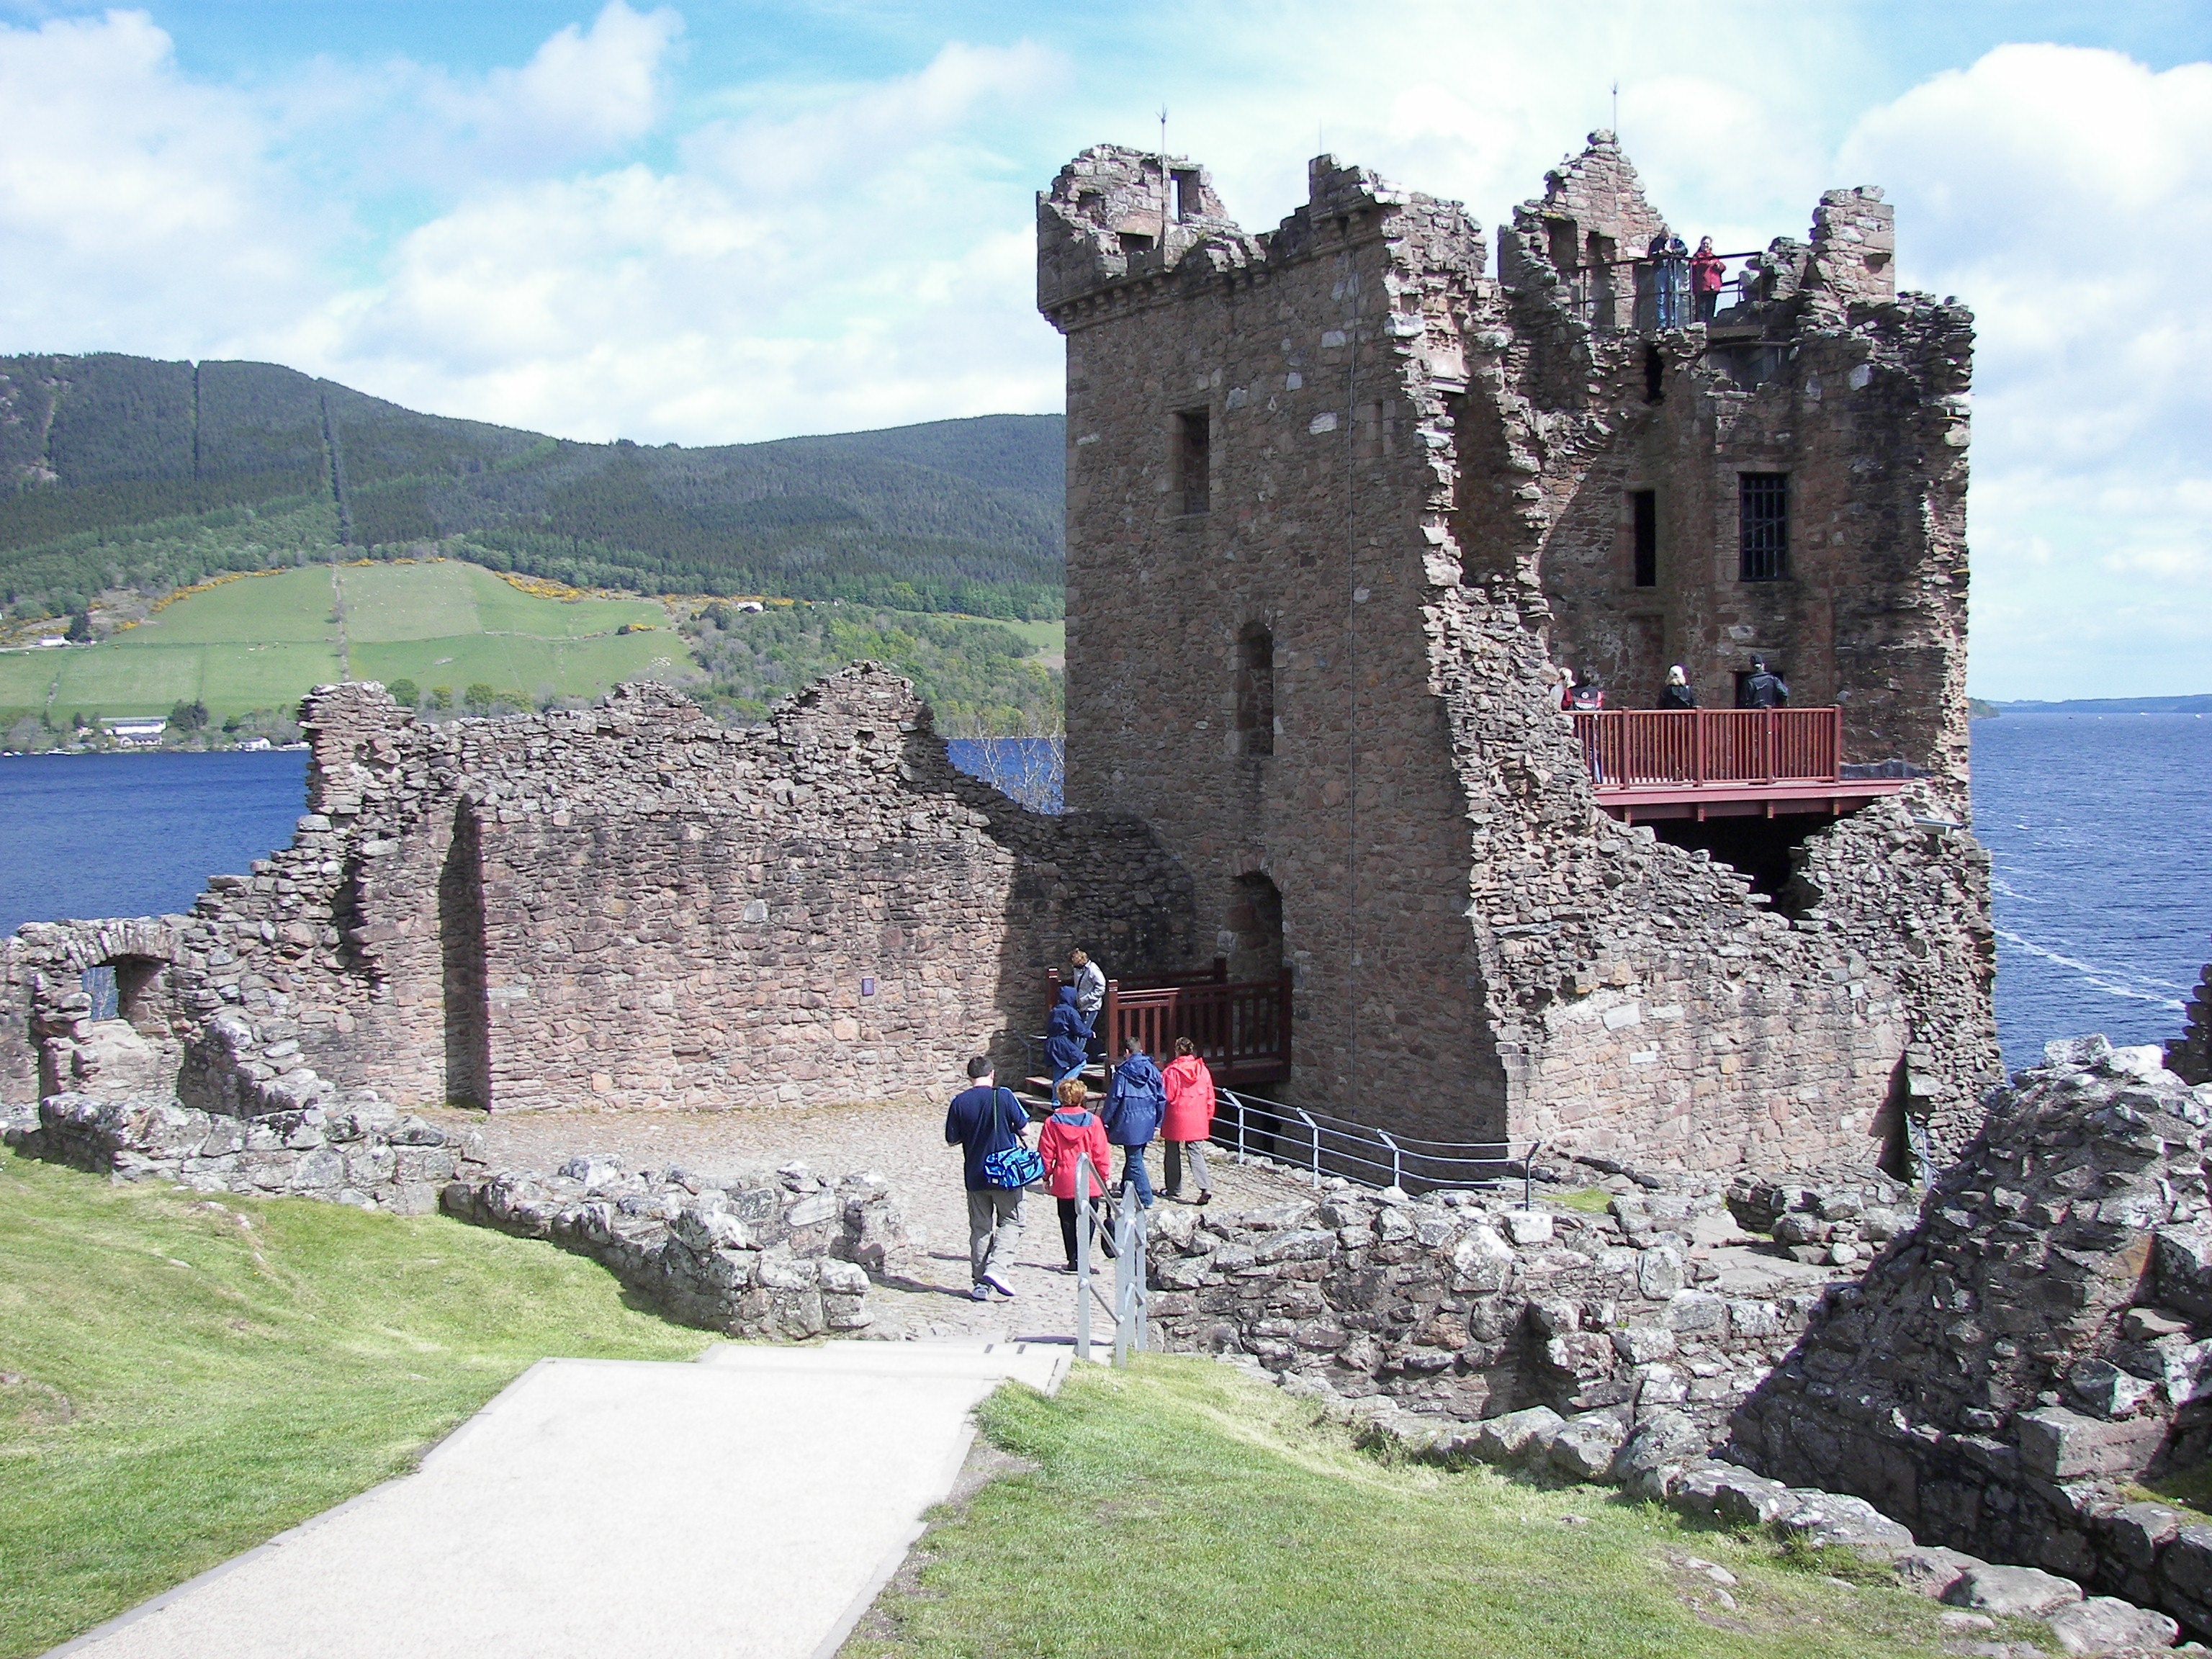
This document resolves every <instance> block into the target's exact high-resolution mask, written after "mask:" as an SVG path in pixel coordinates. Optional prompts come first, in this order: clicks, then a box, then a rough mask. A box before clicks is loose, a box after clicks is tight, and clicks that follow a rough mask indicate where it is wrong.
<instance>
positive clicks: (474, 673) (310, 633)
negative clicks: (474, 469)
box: [0, 560, 691, 720]
mask: <svg viewBox="0 0 2212 1659" xmlns="http://www.w3.org/2000/svg"><path fill="white" fill-rule="evenodd" d="M341 599H343V605H344V610H345V627H344V638H345V643H346V646H347V656H346V671H349V672H350V673H351V675H352V676H353V678H356V679H373V680H382V681H385V682H386V683H389V682H391V681H392V680H395V679H403V678H404V679H411V680H413V681H414V682H415V683H416V684H417V685H418V686H421V687H422V688H424V689H425V690H427V689H428V688H429V687H431V686H434V685H446V686H451V687H452V688H453V690H454V691H455V692H456V693H459V692H461V691H464V690H466V689H467V688H468V687H469V686H471V685H473V684H479V683H481V684H486V685H489V686H490V687H492V688H493V689H494V690H499V691H513V692H517V693H520V695H521V696H525V697H534V696H536V695H537V694H538V692H539V691H540V690H548V689H550V690H551V691H552V692H553V693H554V694H556V696H574V697H595V696H599V694H600V693H601V692H603V691H605V690H607V689H608V688H609V687H610V686H613V685H618V684H621V683H622V682H623V681H624V680H631V679H643V678H662V679H671V680H672V679H682V678H689V677H690V667H691V664H690V657H689V655H688V653H686V651H685V649H684V642H683V641H682V640H681V639H680V638H679V637H678V635H677V634H676V633H675V631H674V630H673V628H672V627H671V622H670V618H669V615H668V609H667V607H666V606H665V605H662V604H661V603H660V602H659V600H658V599H574V600H562V599H542V598H539V597H538V596H537V595H535V594H531V593H525V592H520V590H519V589H517V588H515V587H514V586H512V585H511V584H509V583H507V582H505V581H502V580H500V578H499V577H498V576H496V575H495V574H493V573H492V572H490V571H489V570H486V569H484V568H483V567H482V566H480V565H473V564H465V563H462V562H459V561H457V560H448V561H444V562H427V561H426V562H422V563H419V564H366V565H345V566H341V567H340V568H339V569H338V571H337V580H336V583H335V585H334V584H333V582H332V578H331V568H330V567H329V566H328V565H310V566H307V567H305V568H301V569H297V570H285V571H280V572H277V573H276V574H269V575H257V576H249V577H246V579H244V580H240V581H232V582H225V583H223V584H222V586H218V587H214V588H211V589H210V590H209V591H208V592H204V593H194V594H191V595H190V596H188V597H187V598H185V599H179V600H178V601H177V602H176V603H175V604H173V605H169V606H167V608H166V609H164V610H162V611H161V612H159V613H158V614H157V615H155V616H153V617H149V618H147V620H146V621H144V622H143V623H139V624H138V626H137V627H136V628H133V629H127V630H125V632H123V633H121V634H118V635H115V636H114V637H113V638H112V639H111V640H109V641H106V643H104V644H101V645H97V646H93V647H88V648H83V649H72V650H68V651H32V652H21V653H7V654H4V655H0V708H17V709H24V708H28V709H38V708H46V707H47V706H49V705H48V696H49V694H50V693H51V694H52V704H51V707H52V709H53V711H54V713H55V714H56V715H57V716H64V715H67V714H72V713H80V714H88V715H90V714H106V715H118V714H167V713H168V712H169V710H170V708H172V707H173V706H174V705H175V704H177V703H178V702H192V701H194V700H195V699H197V700H198V701H200V702H204V703H205V704H206V705H207V706H208V709H209V712H210V714H213V715H214V716H215V718H216V720H223V719H225V718H227V717H228V716H229V715H232V714H244V713H246V712H247V711H248V710H250V709H256V708H285V707H289V705H291V704H294V703H296V702H299V700H300V699H301V697H302V696H306V695H307V692H308V691H310V690H313V688H314V687H316V686H318V685H328V684H331V683H332V682H334V681H336V680H337V679H339V678H343V674H342V672H341V669H340V665H339V651H338V640H339V627H338V623H337V620H336V619H335V617H334V611H335V609H336V607H337V605H338V603H339V602H340V600H341ZM625 624H628V625H629V626H632V627H638V626H644V627H647V628H649V629H652V631H650V632H645V633H635V634H626V635H617V633H616V632H615V629H617V628H619V627H622V626H623V625H625Z"/></svg>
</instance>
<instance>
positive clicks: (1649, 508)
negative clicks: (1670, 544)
mask: <svg viewBox="0 0 2212 1659" xmlns="http://www.w3.org/2000/svg"><path fill="white" fill-rule="evenodd" d="M1628 512H1629V521H1630V524H1631V526H1632V529H1633V533H1634V537H1635V543H1634V552H1635V560H1636V564H1635V580H1636V585H1637V586H1638V587H1656V586H1659V492H1658V491H1657V490H1656V489H1632V490H1630V491H1629V492H1628Z"/></svg>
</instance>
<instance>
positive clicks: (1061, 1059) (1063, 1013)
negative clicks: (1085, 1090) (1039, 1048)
mask: <svg viewBox="0 0 2212 1659" xmlns="http://www.w3.org/2000/svg"><path fill="white" fill-rule="evenodd" d="M1075 995H1076V993H1075V987H1073V985H1063V986H1061V987H1060V1000H1059V1001H1058V1002H1057V1003H1055V1004H1054V1006H1053V1011H1052V1018H1050V1019H1049V1020H1048V1021H1046V1022H1045V1028H1044V1035H1045V1043H1044V1063H1045V1065H1046V1066H1047V1067H1048V1069H1049V1070H1050V1071H1051V1073H1052V1081H1053V1086H1054V1088H1055V1089H1057V1088H1058V1087H1059V1086H1060V1085H1061V1084H1063V1083H1065V1082H1066V1081H1067V1079H1070V1078H1072V1077H1080V1076H1081V1075H1082V1074H1083V1067H1084V1064H1085V1060H1087V1059H1088V1058H1089V1057H1090V1054H1091V1022H1090V1021H1089V1020H1087V1019H1085V1018H1084V1017H1083V1013H1082V1011H1081V1010H1080V1009H1079V1008H1078V1007H1077V1006H1075Z"/></svg>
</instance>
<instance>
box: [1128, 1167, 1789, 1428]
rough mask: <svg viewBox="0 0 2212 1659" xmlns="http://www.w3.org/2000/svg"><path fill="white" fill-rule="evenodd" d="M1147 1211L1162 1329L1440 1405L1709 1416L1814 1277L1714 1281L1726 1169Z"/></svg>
mask: <svg viewBox="0 0 2212 1659" xmlns="http://www.w3.org/2000/svg"><path fill="white" fill-rule="evenodd" d="M1155 1215H1156V1218H1155V1221H1154V1224H1153V1226H1154V1235H1153V1243H1152V1285H1153V1286H1154V1287H1155V1293H1154V1295H1153V1297H1152V1319H1153V1322H1154V1324H1155V1326H1156V1328H1158V1331H1159V1333H1160V1336H1161V1339H1162V1340H1163V1342H1164V1345H1165V1346H1168V1347H1170V1348H1177V1349H1184V1350H1195V1351H1200V1352H1218V1353H1232V1354H1236V1353H1241V1354H1245V1355H1249V1356H1250V1357H1251V1358H1254V1359H1255V1360H1256V1361H1258V1362H1259V1363H1260V1364H1261V1365H1262V1366H1264V1367H1265V1368H1267V1370H1269V1371H1271V1372H1273V1373H1277V1374H1285V1373H1290V1374H1295V1375H1297V1376H1300V1377H1302V1378H1304V1379H1305V1380H1306V1381H1307V1382H1308V1383H1310V1384H1311V1385H1313V1386H1316V1387H1318V1388H1320V1389H1322V1390H1323V1391H1325V1392H1326V1393H1328V1394H1330V1395H1334V1396H1337V1397H1340V1398H1343V1399H1347V1400H1359V1399H1363V1398H1370V1397H1372V1398H1377V1399H1379V1400H1380V1401H1383V1402H1386V1403H1388V1404H1389V1406H1391V1407H1394V1408H1399V1409H1404V1410H1407V1411H1411V1412H1414V1413H1422V1414H1425V1415H1429V1416H1434V1417H1439V1418H1448V1419H1462V1420H1466V1419H1481V1418H1485V1417H1491V1416H1495V1415H1498V1414H1499V1413H1505V1412H1510V1411H1515V1410H1519V1409H1522V1408H1524V1407H1531V1406H1537V1405H1542V1406H1547V1407H1552V1408H1553V1409H1556V1410H1559V1411H1561V1412H1580V1413H1587V1412H1591V1411H1595V1410H1600V1409H1605V1408H1612V1407H1621V1408H1625V1409H1626V1411H1628V1412H1631V1413H1633V1412H1642V1411H1648V1410H1651V1409H1654V1408H1656V1407H1662V1406H1664V1407H1671V1408H1675V1409H1679V1410H1680V1411H1682V1412H1684V1413H1687V1414H1688V1415H1689V1416H1690V1417H1691V1418H1692V1419H1693V1420H1695V1421H1697V1422H1699V1423H1700V1424H1702V1425H1704V1426H1705V1429H1706V1430H1707V1431H1717V1430H1718V1429H1719V1428H1720V1426H1721V1425H1722V1424H1723V1423H1724V1422H1725V1420H1726V1419H1727V1417H1728V1414H1729V1412H1730V1411H1732V1410H1733V1409H1734V1407H1735V1405H1736V1403H1737V1402H1738V1401H1741V1399H1743V1398H1744V1397H1745V1395H1747V1394H1748V1393H1749V1392H1750V1391H1751V1389H1753V1388H1754V1387H1755V1386H1756V1385H1757V1384H1758V1383H1759V1381H1761V1380H1762V1379H1763V1378H1764V1377H1765V1376H1766V1373H1767V1370H1768V1369H1769V1367H1771V1365H1773V1364H1776V1363H1777V1362H1778V1361H1779V1360H1781V1359H1782V1358H1784V1357H1785V1356H1786V1355H1787V1354H1788V1353H1789V1352H1790V1349H1791V1347H1792V1346H1793V1345H1794V1343H1795V1342H1796V1338H1797V1335H1798V1334H1799V1333H1800V1332H1801V1331H1802V1330H1803V1329H1804V1328H1805V1325H1806V1323H1807V1321H1808V1318H1809V1317H1810V1316H1811V1315H1812V1312H1813V1310H1814V1308H1815V1307H1816V1306H1817V1305H1818V1304H1819V1302H1820V1296H1821V1294H1822V1292H1821V1291H1820V1290H1818V1289H1808V1290H1807V1291H1799V1292H1793V1293H1791V1294H1789V1295H1786V1296H1782V1297H1741V1296H1727V1295H1723V1294H1721V1293H1719V1292H1717V1291H1715V1290H1713V1289H1711V1288H1709V1286H1710V1285H1711V1282H1712V1279H1713V1277H1714V1275H1713V1270H1712V1269H1711V1267H1708V1266H1706V1265H1705V1263H1704V1262H1703V1261H1699V1260H1698V1259H1697V1258H1696V1257H1695V1256H1693V1255H1692V1246H1693V1243H1696V1242H1698V1241H1700V1240H1703V1241H1706V1242H1711V1241H1716V1240H1717V1239H1720V1238H1723V1237H1730V1236H1735V1233H1736V1230H1735V1224H1734V1222H1733V1220H1732V1219H1731V1218H1730V1217H1729V1214H1728V1212H1727V1210H1726V1207H1725V1205H1724V1202H1723V1195H1722V1193H1721V1191H1720V1190H1718V1188H1717V1183H1714V1185H1713V1186H1712V1187H1711V1188H1708V1189H1707V1190H1705V1191H1703V1192H1692V1193H1662V1192H1646V1191H1642V1190H1640V1189H1639V1190H1638V1192H1636V1193H1635V1194H1624V1195H1622V1196H1620V1197H1617V1198H1615V1199H1614V1200H1613V1212H1612V1213H1610V1214H1607V1215H1586V1214H1581V1213H1577V1212H1551V1211H1524V1210H1518V1209H1513V1208H1510V1207H1507V1206H1505V1205H1504V1204H1503V1203H1501V1202H1498V1201H1495V1200H1489V1199H1486V1198H1479V1197H1477V1196H1476V1195H1475V1194H1465V1193H1442V1194H1432V1195H1431V1196H1430V1197H1428V1198H1426V1199H1425V1200H1421V1201H1419V1202H1416V1201H1413V1200H1408V1199H1405V1198H1402V1197H1400V1196H1398V1195H1396V1194H1375V1193H1371V1192H1368V1191H1365V1190H1361V1189H1355V1188H1350V1187H1348V1186H1346V1185H1344V1184H1342V1183H1336V1184H1335V1185H1334V1186H1333V1188H1332V1189H1331V1190H1328V1191H1327V1192H1325V1193H1323V1194H1320V1195H1319V1196H1318V1197H1317V1198H1316V1200H1313V1201H1306V1200H1290V1201H1287V1202H1285V1203H1283V1204H1279V1205H1276V1206H1272V1207H1270V1208H1267V1209H1264V1210H1258V1211H1253V1212H1248V1213H1244V1214H1241V1215H1230V1214H1225V1213H1221V1212H1214V1211H1211V1210H1207V1211H1194V1210H1166V1211H1164V1212H1155ZM1624 1420H1626V1419H1624ZM1700 1449H1703V1448H1702V1446H1701V1447H1700Z"/></svg>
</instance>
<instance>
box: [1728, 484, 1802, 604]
mask: <svg viewBox="0 0 2212 1659" xmlns="http://www.w3.org/2000/svg"><path fill="white" fill-rule="evenodd" d="M1738 482H1739V483H1740V484H1741V488H1742V491H1743V496H1742V515H1741V519H1740V520H1739V521H1738V522H1739V524H1740V526H1741V540H1740V543H1739V551H1738V557H1737V569H1736V575H1737V579H1738V580H1741V581H1747V582H1778V581H1780V580H1783V579H1784V578H1785V577H1787V576H1788V575H1789V574H1790V475H1789V474H1788V473H1786V472H1746V473H1743V474H1741V476H1740V477H1739V480H1738Z"/></svg>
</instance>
